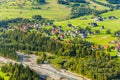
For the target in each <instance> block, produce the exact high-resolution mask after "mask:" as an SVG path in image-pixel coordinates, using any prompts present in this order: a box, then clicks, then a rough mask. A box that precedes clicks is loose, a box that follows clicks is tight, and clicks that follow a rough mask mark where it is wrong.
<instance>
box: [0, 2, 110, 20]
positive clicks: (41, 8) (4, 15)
mask: <svg viewBox="0 0 120 80" xmlns="http://www.w3.org/2000/svg"><path fill="white" fill-rule="evenodd" d="M86 1H87V2H88V3H89V4H84V5H85V6H89V7H90V8H91V9H95V10H108V9H109V8H108V7H105V6H103V5H100V4H97V3H95V2H93V1H91V0H86ZM80 5H82V3H80ZM70 14H71V6H67V5H61V4H58V3H57V0H46V4H36V3H34V2H32V1H31V0H1V1H0V17H1V20H2V19H10V18H17V17H22V18H31V17H32V16H33V15H42V16H43V17H46V18H49V19H54V20H58V21H59V20H65V19H68V18H69V17H70Z"/></svg>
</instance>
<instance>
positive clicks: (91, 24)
mask: <svg viewBox="0 0 120 80" xmlns="http://www.w3.org/2000/svg"><path fill="white" fill-rule="evenodd" d="M88 24H89V25H90V26H93V27H96V26H98V25H97V23H88Z"/></svg>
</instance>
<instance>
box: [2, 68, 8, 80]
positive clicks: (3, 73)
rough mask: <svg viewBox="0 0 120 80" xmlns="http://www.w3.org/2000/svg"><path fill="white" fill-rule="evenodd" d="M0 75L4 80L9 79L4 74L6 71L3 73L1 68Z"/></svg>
mask: <svg viewBox="0 0 120 80" xmlns="http://www.w3.org/2000/svg"><path fill="white" fill-rule="evenodd" d="M0 76H1V77H4V80H9V78H10V77H9V76H6V73H3V72H2V71H1V70H0Z"/></svg>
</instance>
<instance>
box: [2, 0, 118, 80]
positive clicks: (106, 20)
mask: <svg viewBox="0 0 120 80" xmlns="http://www.w3.org/2000/svg"><path fill="white" fill-rule="evenodd" d="M110 3H111V4H110ZM0 4H1V5H0V6H1V8H0V11H1V13H0V17H1V21H0V55H1V56H4V57H7V58H12V59H15V60H18V56H17V54H16V53H15V52H16V51H18V50H20V51H25V52H26V53H28V54H36V55H38V56H39V57H38V59H37V61H36V62H37V63H38V64H42V63H43V61H48V62H50V63H51V64H52V65H54V66H56V67H57V68H62V69H65V70H69V71H72V72H75V73H78V74H80V75H83V76H86V77H89V78H91V79H93V80H112V79H113V80H114V79H115V80H116V79H120V76H119V75H120V71H119V69H120V58H119V56H118V53H119V52H120V44H119V42H120V26H119V25H120V23H119V21H120V15H119V13H120V10H117V9H119V6H118V5H117V4H116V1H114V0H113V2H112V0H101V1H99V0H45V1H44V0H34V1H32V0H28V1H24V0H22V1H21V0H19V1H18V0H14V1H13V0H11V1H1V2H0ZM86 5H87V6H86ZM8 6H10V7H8ZM13 12H14V14H13ZM80 16H81V17H80ZM71 18H72V19H71ZM66 19H68V20H66ZM54 20H55V21H54ZM61 20H64V21H61ZM6 66H7V67H2V68H1V69H2V70H1V72H0V73H1V74H2V73H3V72H5V71H6V70H7V71H6V72H10V74H9V75H10V77H7V78H9V79H10V80H13V79H15V78H16V77H15V76H17V75H20V78H22V79H28V78H30V79H32V80H33V79H34V78H35V77H37V75H36V74H34V72H32V74H30V75H34V77H30V76H27V75H26V74H27V73H26V72H27V71H28V73H30V72H31V70H30V69H29V68H28V67H26V68H25V70H26V69H27V70H26V72H24V73H23V74H20V73H19V72H20V71H21V70H24V68H23V66H22V65H16V64H15V65H11V66H13V67H12V68H14V67H15V72H14V73H15V74H14V75H12V71H11V70H10V69H9V68H8V67H10V65H6ZM18 67H19V68H21V67H22V68H23V69H21V70H19V68H18ZM7 68H8V69H7ZM12 68H11V69H12ZM17 68H18V69H17ZM5 74H6V73H5ZM23 75H24V76H23ZM1 77H4V78H6V76H4V74H3V75H1ZM25 77H27V78H25ZM18 78H19V77H18V76H17V78H16V79H15V80H18ZM36 80H37V78H36Z"/></svg>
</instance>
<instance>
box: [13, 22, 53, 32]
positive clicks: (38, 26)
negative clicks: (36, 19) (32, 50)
mask: <svg viewBox="0 0 120 80" xmlns="http://www.w3.org/2000/svg"><path fill="white" fill-rule="evenodd" d="M51 25H52V24H51V23H34V24H31V23H27V24H22V25H21V26H14V28H17V29H19V30H21V31H24V30H30V29H33V28H36V30H38V29H39V28H41V26H43V27H44V26H51Z"/></svg>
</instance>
